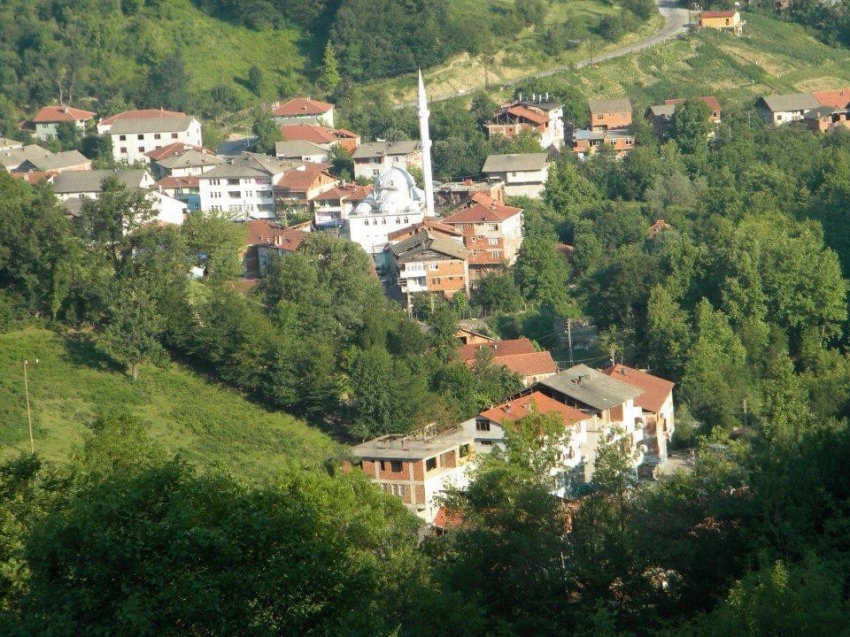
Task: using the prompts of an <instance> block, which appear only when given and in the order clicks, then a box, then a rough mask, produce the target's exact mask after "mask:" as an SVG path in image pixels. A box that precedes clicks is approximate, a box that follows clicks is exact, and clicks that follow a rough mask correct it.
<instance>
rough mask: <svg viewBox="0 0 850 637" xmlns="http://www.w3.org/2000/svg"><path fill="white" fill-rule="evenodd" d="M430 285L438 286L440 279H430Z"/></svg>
mask: <svg viewBox="0 0 850 637" xmlns="http://www.w3.org/2000/svg"><path fill="white" fill-rule="evenodd" d="M431 284H432V285H440V279H431Z"/></svg>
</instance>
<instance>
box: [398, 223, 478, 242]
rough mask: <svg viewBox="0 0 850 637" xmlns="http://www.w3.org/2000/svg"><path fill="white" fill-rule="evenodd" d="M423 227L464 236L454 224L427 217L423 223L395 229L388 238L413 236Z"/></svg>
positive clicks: (451, 234)
mask: <svg viewBox="0 0 850 637" xmlns="http://www.w3.org/2000/svg"><path fill="white" fill-rule="evenodd" d="M422 228H430V229H431V230H434V231H435V232H438V233H441V234H445V235H449V236H450V237H462V236H463V233H462V232H460V231H459V230H456V229H455V228H454V226H450V225H448V224H445V223H440V222H439V221H434V220H432V219H425V220H424V221H423V222H422V223H415V224H413V225H412V226H406V227H404V228H401V229H399V230H393V231H392V232H390V233H389V234H388V235H387V239H389V240H390V241H393V240H394V239H399V238H402V237H412V236H413V235H415V234H416V233H417V232H419V231H420V230H421V229H422Z"/></svg>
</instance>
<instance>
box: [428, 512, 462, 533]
mask: <svg viewBox="0 0 850 637" xmlns="http://www.w3.org/2000/svg"><path fill="white" fill-rule="evenodd" d="M463 522H464V520H463V516H462V515H461V513H460V511H457V510H454V509H452V510H449V509H447V508H445V507H440V508H439V509H437V515H435V516H434V522H433V524H434V526H435V527H437V528H438V529H441V530H443V531H445V530H446V529H452V528H457V527H459V526H463Z"/></svg>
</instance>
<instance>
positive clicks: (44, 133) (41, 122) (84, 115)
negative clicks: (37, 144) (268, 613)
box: [32, 106, 97, 141]
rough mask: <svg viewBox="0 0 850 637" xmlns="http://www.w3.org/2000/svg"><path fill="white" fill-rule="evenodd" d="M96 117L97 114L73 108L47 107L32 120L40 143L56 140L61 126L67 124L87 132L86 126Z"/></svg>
mask: <svg viewBox="0 0 850 637" xmlns="http://www.w3.org/2000/svg"><path fill="white" fill-rule="evenodd" d="M96 115H97V113H92V112H91V111H84V110H83V109H81V108H73V107H72V106H45V107H43V108H41V109H40V110H39V111H38V113H36V114H35V117H33V118H32V123H33V124H34V125H35V137H36V139H38V140H39V141H46V140H48V139H54V138H55V137H56V132H57V130H58V128H59V125H60V124H63V123H66V122H68V123H71V124H73V125H74V128H75V129H76V130H78V131H85V129H86V125H87V124H88V123H89V122H90V121H92V120H93V119H94V117H95V116H96Z"/></svg>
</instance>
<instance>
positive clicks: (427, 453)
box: [353, 429, 475, 460]
mask: <svg viewBox="0 0 850 637" xmlns="http://www.w3.org/2000/svg"><path fill="white" fill-rule="evenodd" d="M474 441H475V438H474V436H471V435H469V434H465V433H463V431H462V430H459V429H453V430H451V431H447V432H445V433H440V434H437V435H434V436H430V437H420V436H416V435H414V434H411V435H398V434H390V435H388V436H381V437H380V438H375V439H373V440H368V441H366V442H364V443H363V444H359V445H357V446H356V447H354V449H353V452H354V455H355V456H357V457H358V458H367V459H372V458H379V459H384V460H424V459H425V458H431V457H433V456H436V455H438V454H441V453H443V452H444V451H449V450H450V449H454V448H456V447H458V446H460V445H465V444H469V443H472V442H474Z"/></svg>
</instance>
